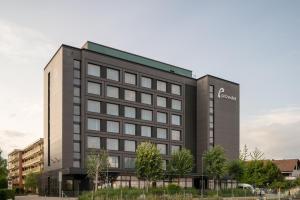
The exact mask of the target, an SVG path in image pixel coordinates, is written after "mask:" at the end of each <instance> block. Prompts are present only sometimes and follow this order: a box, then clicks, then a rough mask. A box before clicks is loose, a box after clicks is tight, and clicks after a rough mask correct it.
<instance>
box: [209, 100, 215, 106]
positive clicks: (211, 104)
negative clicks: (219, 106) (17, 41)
mask: <svg viewBox="0 0 300 200" xmlns="http://www.w3.org/2000/svg"><path fill="white" fill-rule="evenodd" d="M209 107H211V108H213V107H214V101H213V100H209Z"/></svg>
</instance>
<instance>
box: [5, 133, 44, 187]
mask: <svg viewBox="0 0 300 200" xmlns="http://www.w3.org/2000/svg"><path fill="white" fill-rule="evenodd" d="M43 169H44V140H43V138H40V139H39V140H37V141H35V142H34V143H32V144H30V145H28V146H27V147H26V148H24V149H22V150H14V151H13V152H11V153H10V154H9V155H8V171H9V173H8V179H9V187H11V188H24V183H25V177H26V176H27V175H28V174H29V173H42V172H43Z"/></svg>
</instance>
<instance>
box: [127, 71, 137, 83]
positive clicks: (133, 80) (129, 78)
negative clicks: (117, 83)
mask: <svg viewBox="0 0 300 200" xmlns="http://www.w3.org/2000/svg"><path fill="white" fill-rule="evenodd" d="M124 82H125V83H127V84H131V85H136V75H135V74H131V73H128V72H125V79H124Z"/></svg>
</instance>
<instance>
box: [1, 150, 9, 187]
mask: <svg viewBox="0 0 300 200" xmlns="http://www.w3.org/2000/svg"><path fill="white" fill-rule="evenodd" d="M1 154H2V150H1V149H0V189H1V188H7V168H6V166H7V161H6V159H4V158H2V156H1Z"/></svg>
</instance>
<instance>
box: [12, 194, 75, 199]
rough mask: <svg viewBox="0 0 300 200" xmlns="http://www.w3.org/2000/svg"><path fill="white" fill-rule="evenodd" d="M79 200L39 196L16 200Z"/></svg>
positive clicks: (22, 197) (27, 196) (20, 197)
mask: <svg viewBox="0 0 300 200" xmlns="http://www.w3.org/2000/svg"><path fill="white" fill-rule="evenodd" d="M62 199H63V200H78V198H71V197H69V198H59V197H42V196H38V195H26V196H16V198H15V200H62Z"/></svg>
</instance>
